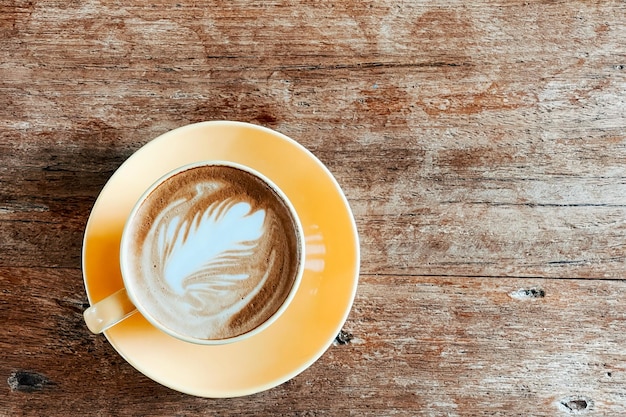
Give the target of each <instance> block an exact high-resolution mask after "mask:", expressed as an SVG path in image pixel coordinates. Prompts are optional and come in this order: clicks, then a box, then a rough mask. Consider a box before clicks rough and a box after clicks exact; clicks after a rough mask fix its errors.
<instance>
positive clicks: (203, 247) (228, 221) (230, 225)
mask: <svg viewBox="0 0 626 417" xmlns="http://www.w3.org/2000/svg"><path fill="white" fill-rule="evenodd" d="M251 211H252V208H251V207H250V205H249V204H248V203H245V202H236V201H232V200H226V201H221V202H217V203H214V204H212V205H210V206H209V207H208V208H207V209H206V210H205V211H204V212H200V213H196V214H195V216H194V217H193V218H192V219H191V221H189V220H181V219H180V217H179V216H175V217H173V218H171V219H170V220H169V221H168V222H164V223H163V224H161V225H159V229H158V235H159V237H158V239H157V241H158V250H159V252H160V255H161V259H162V261H163V262H162V263H161V265H163V271H162V272H163V277H164V279H165V282H166V283H167V284H168V285H169V286H170V288H171V289H172V290H173V291H175V292H176V293H178V294H183V293H184V292H185V290H186V288H187V287H188V286H190V289H192V288H193V287H194V286H195V287H198V284H202V287H203V289H204V291H207V290H213V291H215V292H219V291H223V290H226V289H227V288H228V287H229V286H231V285H235V284H236V283H237V282H238V281H240V280H242V279H246V278H248V275H247V274H246V273H239V274H237V273H233V270H232V267H236V266H241V268H240V269H241V270H242V272H243V271H245V269H246V268H245V264H246V262H247V261H248V262H249V259H250V255H252V254H253V253H254V249H255V247H256V246H257V245H258V243H259V239H260V238H261V237H262V235H263V226H264V222H265V210H257V211H255V212H251Z"/></svg>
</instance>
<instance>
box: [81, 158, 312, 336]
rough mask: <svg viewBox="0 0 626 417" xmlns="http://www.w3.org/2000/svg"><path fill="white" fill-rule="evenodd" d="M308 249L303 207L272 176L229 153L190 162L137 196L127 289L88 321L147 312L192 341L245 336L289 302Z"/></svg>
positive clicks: (123, 264) (108, 323)
mask: <svg viewBox="0 0 626 417" xmlns="http://www.w3.org/2000/svg"><path fill="white" fill-rule="evenodd" d="M304 256H305V254H304V234H303V231H302V226H301V223H300V221H299V219H298V215H297V213H296V211H295V209H294V208H293V205H292V204H291V202H290V201H289V199H288V198H287V196H286V195H285V194H284V193H283V192H282V191H281V190H280V189H279V188H278V187H277V186H276V185H275V184H274V183H273V182H272V181H271V180H270V179H269V178H267V177H265V176H264V175H263V174H261V173H259V172H257V171H256V170H254V169H252V168H250V167H247V166H244V165H241V164H236V163H233V162H227V161H205V162H198V163H193V164H190V165H185V166H183V167H180V168H178V169H175V170H174V171H172V172H170V173H168V174H166V175H165V176H163V177H162V178H160V179H158V180H157V181H156V182H155V183H154V184H153V185H152V186H151V187H149V188H148V189H147V190H146V191H145V192H144V193H143V195H142V196H141V197H140V198H139V200H138V201H137V202H136V204H135V206H134V207H133V209H132V210H131V212H130V215H129V216H128V218H127V220H126V223H125V225H124V230H123V232H122V237H121V244H120V257H119V261H120V269H121V275H122V280H123V283H124V287H123V288H121V289H120V290H118V291H116V292H114V293H113V294H111V295H109V296H107V297H106V298H104V299H103V300H101V301H98V302H97V303H95V304H94V305H92V306H91V307H89V308H88V309H87V310H86V311H85V312H84V318H85V322H86V323H87V326H88V328H89V329H90V330H91V331H92V332H94V333H101V332H103V331H105V330H107V329H108V328H110V327H112V326H114V325H116V324H117V323H119V322H121V321H122V320H124V319H125V318H126V317H129V316H130V315H132V314H134V313H136V312H140V313H141V314H142V315H143V316H144V317H145V318H146V319H147V320H148V321H149V322H150V323H151V324H152V325H153V326H154V327H156V328H157V329H159V330H161V331H163V332H165V333H167V334H169V335H171V336H173V337H176V338H178V339H181V340H183V341H186V342H191V343H197V344H207V345H210V344H224V343H231V342H236V341H239V340H243V339H245V338H248V337H251V336H253V335H255V334H257V333H259V332H261V331H263V330H264V329H265V328H267V327H268V326H270V325H271V324H272V323H273V322H274V321H275V320H276V319H277V318H278V317H279V316H280V315H281V314H282V313H283V312H284V311H285V310H286V309H287V307H288V306H289V303H290V302H291V300H292V299H293V297H294V296H295V293H296V291H297V290H298V286H299V284H300V281H301V279H302V274H303V270H304Z"/></svg>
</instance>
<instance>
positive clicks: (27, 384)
mask: <svg viewBox="0 0 626 417" xmlns="http://www.w3.org/2000/svg"><path fill="white" fill-rule="evenodd" d="M7 383H8V384H9V387H10V388H11V391H21V392H35V391H41V390H42V389H43V388H44V387H45V386H46V385H53V383H52V381H50V380H49V379H48V378H46V377H45V376H43V375H41V374H39V373H37V372H30V371H16V372H13V373H12V374H11V375H10V376H9V378H8V379H7Z"/></svg>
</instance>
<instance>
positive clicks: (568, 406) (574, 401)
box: [559, 397, 593, 414]
mask: <svg viewBox="0 0 626 417" xmlns="http://www.w3.org/2000/svg"><path fill="white" fill-rule="evenodd" d="M592 405H593V402H592V401H591V400H590V399H588V398H584V397H567V398H563V399H562V400H560V401H559V408H561V409H562V410H563V411H566V412H568V413H570V414H581V413H585V412H587V411H589V410H591V408H592Z"/></svg>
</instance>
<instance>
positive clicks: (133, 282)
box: [83, 161, 305, 345]
mask: <svg viewBox="0 0 626 417" xmlns="http://www.w3.org/2000/svg"><path fill="white" fill-rule="evenodd" d="M203 168H210V169H222V170H223V169H226V170H231V171H233V172H234V171H237V172H241V173H242V174H241V175H244V176H248V177H249V176H251V177H252V178H254V179H256V180H259V181H256V180H255V181H256V182H255V183H257V184H264V185H265V188H267V189H268V190H269V192H268V193H267V194H266V195H268V196H270V195H271V196H272V198H277V199H278V201H279V203H280V206H281V207H283V218H289V219H290V221H289V222H288V223H289V225H290V226H289V228H288V229H285V230H286V234H290V235H291V236H289V237H288V238H289V239H290V240H291V241H292V242H293V245H292V246H293V247H294V248H295V250H294V251H291V252H289V253H290V255H289V256H290V257H291V258H293V259H289V261H288V262H293V264H292V265H293V268H291V269H290V270H291V271H292V272H291V274H289V276H288V278H289V283H290V284H291V285H290V286H288V287H287V288H286V289H285V290H284V291H283V292H284V294H282V295H281V296H280V303H276V304H277V305H276V306H275V307H276V308H275V309H274V310H273V312H271V313H268V314H265V315H264V316H263V317H264V318H263V319H262V320H261V321H260V322H259V319H257V321H256V322H255V323H254V324H253V325H252V327H251V328H246V329H245V330H243V331H242V332H239V333H234V334H228V335H227V336H225V337H222V336H216V337H211V336H198V335H196V334H193V333H186V332H184V331H181V330H180V328H177V327H176V325H172V323H168V321H167V320H163V315H161V316H159V314H160V312H159V306H156V308H155V303H152V304H151V303H149V302H147V300H146V298H147V297H150V294H149V293H150V291H147V290H146V286H145V284H144V282H143V281H142V280H145V277H143V276H141V275H140V274H139V273H138V272H137V270H136V268H133V267H132V265H135V264H136V263H137V262H138V261H137V260H136V255H135V254H136V253H137V250H135V249H133V247H135V246H136V244H135V243H134V242H135V240H136V234H137V230H138V229H137V227H136V226H137V223H138V222H140V223H142V224H145V223H146V222H147V221H148V224H149V222H150V221H154V222H156V220H157V219H159V217H156V218H151V219H149V220H147V219H146V218H145V216H144V212H145V210H141V208H142V206H143V205H144V203H146V201H147V200H148V199H150V198H151V196H153V195H155V194H161V193H164V188H166V189H167V191H165V194H167V193H169V192H170V190H172V191H173V192H178V189H176V188H173V187H172V186H171V184H172V180H173V179H174V177H177V178H180V177H181V176H184V175H187V173H189V172H193V171H198V169H203ZM242 178H243V177H242ZM166 184H170V185H169V186H166ZM216 184H217V185H216ZM239 185H240V184H235V187H238V186H239ZM219 186H220V185H219V183H207V182H200V183H198V184H196V183H194V185H193V187H190V188H191V189H193V190H198V191H194V193H198V194H194V197H193V198H194V199H195V201H196V202H193V201H189V202H188V203H189V205H190V206H192V207H194V210H196V211H197V205H198V204H197V200H198V198H204V199H207V197H206V196H201V195H199V193H201V192H202V190H201V188H202V187H205V188H206V189H205V190H204V192H205V193H206V194H209V195H210V194H211V193H214V189H213V187H219ZM167 187H169V188H167ZM175 195H176V197H175V198H176V200H175V201H173V203H172V204H173V205H174V206H175V207H177V206H180V205H181V203H180V195H181V194H180V193H179V194H175ZM165 197H166V198H167V197H168V196H167V195H165ZM219 203H225V201H217V202H215V204H214V206H217V209H220V210H221V211H220V210H217V209H216V210H214V211H215V212H219V213H221V217H210V216H208V212H209V210H206V211H205V212H204V215H203V212H197V213H195V214H196V215H195V216H194V217H193V220H192V221H190V222H189V224H190V226H189V228H187V229H186V230H187V232H186V234H185V233H184V232H180V233H179V234H178V238H176V242H169V243H170V244H172V245H173V244H174V243H176V244H179V243H180V242H181V241H182V242H185V240H186V241H190V240H191V238H190V237H189V236H190V235H191V234H192V232H191V230H204V231H205V232H210V231H213V232H216V230H219V233H220V234H219V235H217V236H200V237H198V238H196V241H198V242H200V243H202V244H205V243H206V241H207V240H210V239H214V240H215V239H218V240H221V241H223V240H228V238H229V236H234V235H235V234H241V235H242V236H243V237H242V238H241V239H243V240H241V239H240V240H238V241H233V246H230V247H228V246H227V247H225V248H222V247H221V246H220V244H221V243H220V242H217V243H213V246H218V248H217V249H216V248H215V247H213V248H212V249H211V250H213V252H216V253H217V254H216V255H215V258H214V259H212V261H213V263H214V264H218V265H223V264H224V263H225V262H226V263H230V265H231V269H233V268H237V267H239V266H241V268H240V271H239V272H243V273H240V274H231V275H224V272H223V269H224V268H221V269H220V268H217V270H218V271H220V272H219V273H221V274H222V275H219V277H218V278H219V280H220V282H219V284H220V285H214V286H213V287H211V286H208V287H205V288H204V289H201V290H200V291H196V292H195V293H194V294H193V297H195V298H194V299H193V300H192V301H197V300H198V299H199V298H202V297H203V296H204V298H206V299H207V301H205V303H207V305H206V306H205V309H208V310H216V309H217V307H214V306H215V305H217V304H220V302H221V301H223V300H224V298H228V297H230V298H233V302H232V303H231V304H230V305H229V307H233V306H232V304H236V305H235V306H234V307H233V311H239V310H236V309H235V307H237V308H243V307H244V306H247V305H250V304H254V302H255V300H256V302H257V304H258V300H259V298H263V299H267V297H259V298H255V296H258V295H259V293H260V292H263V291H267V288H270V287H269V286H267V285H266V286H265V287H264V280H265V278H267V276H268V274H269V271H264V270H263V268H266V265H267V262H266V260H265V259H269V253H272V254H275V253H276V250H275V249H274V248H273V244H272V243H269V242H267V243H265V245H264V247H265V248H267V254H268V255H267V256H268V257H267V258H263V259H261V261H260V262H258V261H255V262H256V263H255V266H256V267H257V268H256V270H258V273H257V274H256V278H255V276H253V275H254V274H252V273H250V270H251V267H250V263H249V262H247V260H248V259H250V258H251V257H252V256H254V255H255V254H257V255H258V254H259V253H260V252H259V251H258V250H256V249H251V248H257V247H260V246H262V243H259V242H261V241H262V239H263V238H264V236H263V234H262V233H261V230H262V228H263V227H265V223H267V221H268V220H266V218H269V215H268V216H267V217H266V216H265V215H266V214H267V213H266V211H267V210H263V209H261V208H257V209H253V208H252V207H253V206H250V205H246V204H247V203H242V202H240V203H236V202H232V204H231V205H230V206H227V205H225V204H219ZM242 205H244V206H245V207H244V208H243V209H242V208H241V207H240V206H242ZM220 206H221V208H220ZM224 206H226V207H229V208H228V209H224ZM228 210H231V211H239V212H240V213H239V214H237V215H234V216H239V217H235V218H234V219H233V216H230V220H228V224H227V226H225V225H223V224H217V225H215V224H216V223H217V222H218V221H222V222H224V223H226V222H227V221H226V220H223V219H225V218H227V217H228V216H227V215H225V214H224V211H228ZM241 210H244V211H243V212H242V211H241ZM253 214H259V215H260V216H254V215H253ZM215 216H218V215H217V214H215ZM254 219H259V220H258V221H257V220H254ZM250 220H254V221H255V222H256V223H254V224H253V223H251V222H250ZM203 221H205V223H211V224H208V226H207V227H204V228H203V227H202V224H203ZM180 222H181V223H182V220H180ZM170 223H173V222H170ZM166 225H167V224H166ZM174 226H176V224H174ZM225 228H226V229H227V230H225ZM246 228H247V229H251V230H252V234H255V233H256V235H254V236H253V237H250V236H251V235H250V231H247V230H246ZM165 234H166V232H163V233H161V235H156V234H155V235H150V234H148V237H147V238H146V239H147V240H150V239H152V240H156V239H159V238H163V236H164V235H165ZM205 234H206V233H205ZM157 236H160V237H157ZM251 239H256V241H253V240H251ZM257 241H258V242H257ZM149 243H150V244H151V245H152V246H153V247H156V246H158V243H157V242H149ZM166 244H167V242H166ZM180 246H181V245H179V247H180ZM182 246H183V249H181V250H179V252H181V251H184V244H183V245H182ZM188 246H189V245H188ZM238 247H239V248H243V249H241V250H239V251H238V252H237V250H236V249H237V248H238ZM197 249H198V248H196V250H193V251H192V250H190V251H189V253H190V254H192V255H193V256H196V257H197V256H199V253H200V252H202V253H206V252H207V251H206V250H203V251H198V250H197ZM237 253H239V254H238V255H236V256H237V258H236V259H234V257H235V255H233V254H237ZM183 255H184V256H186V257H183V261H182V263H180V264H177V266H176V267H177V268H185V267H188V266H189V264H190V263H191V264H193V263H194V260H193V259H190V256H192V255H189V254H183ZM233 259H234V260H233ZM276 259H279V258H276ZM201 261H202V260H201ZM278 262H283V263H284V261H276V262H275V263H274V264H277V263H278ZM144 263H145V261H144ZM149 263H150V264H151V263H152V261H150V262H149ZM206 264H207V263H203V264H201V265H206ZM304 265H305V245H304V233H303V230H302V225H301V222H300V220H299V217H298V214H297V212H296V210H295V209H294V207H293V205H292V203H291V202H290V200H289V198H288V197H287V196H286V195H285V193H284V192H283V191H282V190H281V189H280V188H279V187H278V186H277V185H276V184H274V183H273V182H272V181H271V180H270V179H269V178H268V177H266V176H264V175H263V174H261V173H260V172H258V171H256V170H254V169H252V168H250V167H248V166H245V165H242V164H239V163H234V162H229V161H202V162H195V163H191V164H188V165H184V166H182V167H179V168H177V169H175V170H173V171H171V172H169V173H167V174H165V175H164V176H162V177H161V178H160V179H158V180H157V181H156V182H155V183H154V184H152V185H151V186H150V187H149V188H148V189H147V190H146V191H145V192H144V193H143V195H142V196H141V197H140V198H139V200H138V201H137V202H136V204H135V206H134V207H133V209H132V210H131V212H130V215H129V216H128V218H127V220H126V223H125V226H124V230H123V232H122V238H121V244H120V269H121V273H122V279H123V282H124V288H121V289H119V290H118V291H115V292H114V293H112V294H111V295H109V296H107V297H106V298H104V299H102V300H100V301H99V302H97V303H95V304H94V305H92V306H91V307H89V308H88V309H87V310H85V312H84V313H83V315H84V319H85V322H86V324H87V327H88V328H89V330H91V331H92V332H93V333H101V332H103V331H105V330H107V329H109V328H111V327H112V326H114V325H116V324H117V323H120V322H121V321H122V320H124V319H125V318H127V317H129V316H131V315H133V314H135V313H136V312H138V311H139V312H140V313H141V314H142V315H143V316H144V317H145V318H146V319H147V320H148V321H149V322H150V323H151V324H152V325H153V326H154V327H156V328H158V329H159V330H161V331H163V332H165V333H167V334H168V335H170V336H173V337H176V338H178V339H180V340H183V341H185V342H191V343H196V344H204V345H215V344H225V343H232V342H236V341H240V340H243V339H246V338H249V337H251V336H253V335H255V334H258V333H260V332H261V331H263V330H264V329H266V328H267V327H268V326H270V325H271V324H272V323H273V322H274V321H275V320H276V319H277V318H278V317H279V316H280V315H281V314H282V313H283V312H284V311H285V310H286V309H287V307H288V306H289V303H290V302H291V300H292V299H293V298H294V296H295V294H296V292H297V290H298V287H299V285H300V282H301V280H302V275H303V271H304ZM272 268H273V270H282V269H283V267H282V266H273V267H272ZM175 272H176V271H175ZM186 273H187V274H189V273H190V271H186ZM191 273H193V274H195V275H194V277H197V275H198V271H191ZM210 274H211V271H210V270H209V271H208V272H207V271H204V277H205V279H209V280H210V279H212V278H214V277H213V276H211V275H210ZM246 274H247V278H244V276H246ZM187 276H189V275H187ZM225 277H226V278H225ZM228 277H234V278H230V280H229V278H228ZM162 278H163V277H158V279H159V280H160V281H159V283H158V284H157V285H156V286H162V285H166V283H165V282H164V280H163V279H162ZM254 279H257V280H258V282H259V283H258V284H255V285H254V286H253V285H251V284H248V286H252V287H253V290H254V291H256V292H254V293H253V294H252V295H248V293H244V292H242V291H243V290H242V289H241V288H239V291H240V292H239V293H237V294H236V295H235V296H234V297H233V296H232V294H231V293H232V292H234V291H235V290H236V289H237V288H238V285H239V283H240V282H242V281H252V280H254ZM200 284H202V282H201V283H200ZM204 284H206V282H205V283H204ZM216 287H219V288H217V289H216ZM224 288H226V289H224ZM231 288H232V290H231ZM270 290H273V288H271V289H270ZM168 294H169V295H172V296H174V295H176V296H177V297H176V298H174V297H172V298H166V299H161V300H162V302H161V303H156V304H166V305H168V304H169V309H173V310H175V311H178V312H179V314H178V316H179V317H177V318H180V319H181V320H180V322H181V323H183V322H185V323H188V322H191V321H193V320H194V317H192V316H191V315H190V316H189V317H185V315H184V314H185V313H186V312H191V311H192V310H193V311H196V312H197V308H196V309H195V310H194V309H193V308H191V307H185V306H180V305H178V304H180V303H182V302H183V297H179V296H178V295H177V294H175V293H173V292H172V291H169V292H168ZM239 295H241V296H242V297H241V300H239ZM244 296H246V297H248V298H247V299H244ZM270 298H271V297H270ZM211 302H214V304H213V305H214V306H211V305H210V304H209V303H211ZM278 304H279V305H278ZM151 305H152V306H151ZM220 305H221V304H220ZM225 305H226V303H225ZM180 312H183V313H180ZM221 313H222V312H221V311H212V312H211V315H210V316H208V317H205V318H204V320H203V321H202V322H199V323H200V324H199V325H197V326H196V328H201V327H202V325H204V324H208V325H212V324H213V323H217V322H219V323H223V322H224V317H222V315H221ZM168 314H169V313H168ZM169 315H170V316H172V314H169ZM215 317H217V318H215ZM214 318H215V319H214ZM166 319H167V317H166ZM226 319H228V317H226ZM176 321H178V320H176ZM182 325H183V326H184V324H182ZM218 325H221V324H218ZM218 325H216V326H218Z"/></svg>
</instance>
